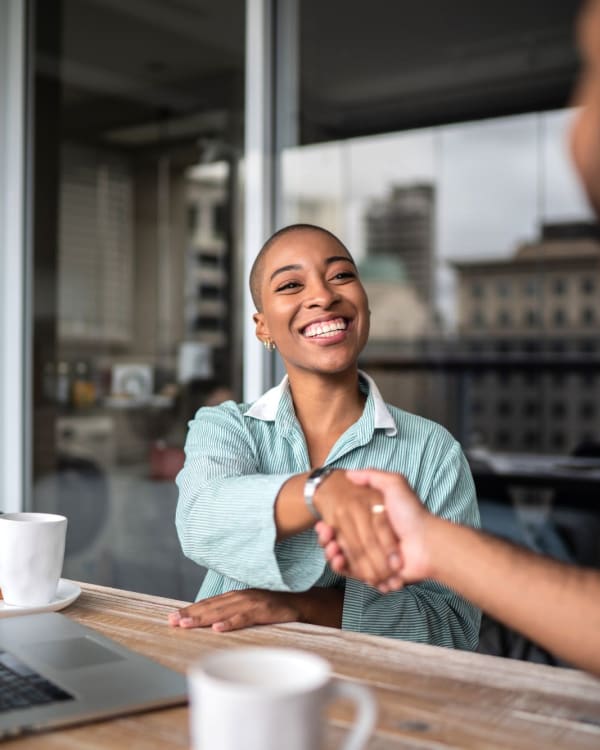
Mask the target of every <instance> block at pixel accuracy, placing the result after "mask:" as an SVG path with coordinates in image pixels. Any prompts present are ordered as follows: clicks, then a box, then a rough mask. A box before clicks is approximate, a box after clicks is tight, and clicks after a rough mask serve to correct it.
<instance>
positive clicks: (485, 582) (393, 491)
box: [318, 471, 600, 675]
mask: <svg viewBox="0 0 600 750" xmlns="http://www.w3.org/2000/svg"><path fill="white" fill-rule="evenodd" d="M348 476H349V477H351V478H353V480H354V481H357V482H358V483H360V484H368V485H369V486H371V487H373V488H375V489H378V490H379V491H380V492H381V493H382V494H383V495H384V497H385V505H386V510H387V513H388V516H389V518H390V521H391V523H392V527H393V528H394V531H395V532H396V534H397V535H398V537H399V538H400V556H401V558H402V568H401V571H400V572H401V576H402V579H403V582H404V583H405V584H408V583H414V582H416V581H420V580H422V579H424V578H433V579H435V580H437V581H439V582H440V583H443V584H445V585H447V586H449V587H450V588H452V589H454V591H456V592H457V593H459V594H461V595H462V596H464V597H465V598H467V599H469V600H470V601H471V602H473V603H474V604H476V605H477V606H478V607H481V609H483V610H485V611H486V612H488V613H489V614H490V615H492V616H493V617H495V618H496V619H497V620H499V621H501V622H503V623H505V624H506V625H508V626H509V627H511V628H514V629H515V630H518V631H520V632H521V633H523V635H525V636H527V637H528V638H530V639H531V640H533V641H536V642H537V643H539V644H540V645H541V646H543V647H544V648H546V649H548V650H549V651H551V652H553V653H554V654H556V655H557V656H559V657H561V658H562V659H565V660H566V661H569V662H571V663H573V664H575V665H577V666H579V667H581V668H583V669H586V670H588V671H590V672H594V673H595V674H597V675H600V572H598V571H595V570H588V569H582V568H576V567H574V566H572V565H566V564H564V563H560V562H556V561H554V560H551V559H548V558H545V557H542V556H540V555H537V554H535V553H533V552H529V551H527V550H524V549H521V548H519V547H516V546H514V545H512V544H510V543H508V542H505V541H502V540H500V539H497V538H495V537H492V536H490V535H488V534H485V533H482V532H479V531H476V530H474V529H471V528H468V527H466V526H462V525H459V524H454V523H452V522H450V521H447V520H445V519H442V518H438V517H436V516H433V515H431V514H430V513H428V512H427V510H426V509H425V508H424V507H423V505H422V503H421V501H420V500H419V498H418V497H417V496H416V495H415V494H414V492H413V491H412V489H411V488H410V486H409V485H408V483H407V482H406V480H405V479H404V478H403V477H401V476H399V475H397V474H387V473H385V472H378V471H363V472H349V473H348ZM318 531H319V536H320V539H321V542H322V543H323V544H324V545H325V547H326V553H327V557H328V559H329V560H330V563H331V566H332V568H333V569H334V570H337V571H339V572H342V571H343V572H346V573H347V574H350V575H351V574H352V571H351V570H349V569H347V568H346V562H345V558H344V556H343V554H342V553H341V550H340V549H339V546H338V545H337V543H336V541H335V538H334V536H333V531H332V529H331V528H329V527H326V526H324V525H321V526H320V527H319V529H318Z"/></svg>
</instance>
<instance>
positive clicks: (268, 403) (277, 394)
mask: <svg viewBox="0 0 600 750" xmlns="http://www.w3.org/2000/svg"><path fill="white" fill-rule="evenodd" d="M358 373H359V375H360V376H361V378H363V379H364V380H366V382H367V383H368V385H369V393H370V394H371V395H372V397H373V405H374V407H375V410H374V427H375V429H383V430H385V434H386V435H388V436H390V437H392V436H394V435H396V434H397V433H398V430H397V428H396V423H395V422H394V418H393V417H392V415H391V414H390V412H389V410H388V408H387V406H386V405H385V401H384V400H383V398H382V397H381V393H380V392H379V388H378V387H377V386H376V385H375V381H374V380H373V378H371V377H370V376H369V375H367V373H366V372H362V370H359V371H358ZM289 387H290V386H289V380H288V376H287V375H285V376H284V378H283V380H282V381H281V383H279V385H276V386H275V387H274V388H271V389H270V390H268V391H267V392H266V393H263V395H262V396H261V397H260V398H259V399H257V400H256V401H255V402H254V403H253V404H252V406H251V407H250V408H249V409H248V411H247V412H246V414H245V415H244V416H246V417H253V418H254V419H260V420H262V421H263V422H274V421H275V417H276V415H277V409H278V407H279V402H280V401H281V397H282V396H283V394H284V393H285V392H286V391H288V390H289Z"/></svg>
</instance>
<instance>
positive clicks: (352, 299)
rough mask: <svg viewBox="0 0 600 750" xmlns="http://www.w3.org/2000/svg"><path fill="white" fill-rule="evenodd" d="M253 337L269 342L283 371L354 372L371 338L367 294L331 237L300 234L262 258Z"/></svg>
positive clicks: (284, 239)
mask: <svg viewBox="0 0 600 750" xmlns="http://www.w3.org/2000/svg"><path fill="white" fill-rule="evenodd" d="M261 300H262V310H261V311H260V312H258V313H256V315H255V318H254V319H255V321H256V324H257V326H256V333H257V336H258V337H259V338H260V339H261V340H265V339H270V340H272V341H273V342H274V343H275V345H276V347H277V349H278V350H279V353H280V355H281V357H282V359H283V361H284V363H285V366H286V369H288V371H289V368H290V367H291V368H296V369H301V370H304V371H306V370H309V371H314V372H321V373H325V372H330V373H337V372H341V371H343V370H346V369H348V368H349V367H356V363H357V361H358V355H359V354H360V352H361V350H362V349H363V347H364V345H365V343H366V341H367V336H368V333H369V310H368V302H367V296H366V294H365V290H364V288H363V286H362V284H361V283H360V279H359V278H358V272H357V270H356V266H355V264H354V261H353V260H352V257H351V256H350V255H349V254H348V251H347V250H346V248H345V247H344V246H343V245H342V244H341V243H340V242H339V241H338V240H336V239H335V238H333V237H331V236H329V235H328V234H326V233H324V232H321V231H314V230H311V229H300V230H297V231H295V232H291V233H289V234H287V235H285V236H284V237H281V238H280V239H279V240H277V241H276V242H275V243H274V244H273V245H272V246H271V247H270V248H269V250H268V253H267V255H266V257H265V259H264V263H263V270H262V280H261Z"/></svg>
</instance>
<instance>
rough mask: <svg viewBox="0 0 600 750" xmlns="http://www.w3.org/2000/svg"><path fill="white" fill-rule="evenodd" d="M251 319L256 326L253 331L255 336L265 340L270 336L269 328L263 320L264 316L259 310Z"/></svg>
mask: <svg viewBox="0 0 600 750" xmlns="http://www.w3.org/2000/svg"><path fill="white" fill-rule="evenodd" d="M252 320H253V321H254V324H255V326H256V328H255V331H254V332H255V333H256V338H257V339H258V340H259V341H262V342H264V341H266V340H267V339H270V338H271V334H270V333H269V328H268V326H267V324H266V322H265V316H264V315H263V313H261V312H256V313H254V315H253V316H252Z"/></svg>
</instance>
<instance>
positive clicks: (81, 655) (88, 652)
mask: <svg viewBox="0 0 600 750" xmlns="http://www.w3.org/2000/svg"><path fill="white" fill-rule="evenodd" d="M27 652H28V653H30V654H31V655H32V656H33V657H34V658H35V659H36V660H37V659H39V661H41V662H44V663H45V664H48V666H50V667H54V669H78V668H79V667H90V666H94V665H95V664H108V663H109V662H111V661H121V660H122V659H123V657H122V656H121V655H120V654H117V653H116V652H115V651H111V649H109V648H106V647H105V646H101V645H100V644H99V643H96V641H94V640H93V639H92V638H88V637H85V638H63V639H62V640H60V641H42V642H41V643H32V644H31V645H30V646H28V648H27Z"/></svg>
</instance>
